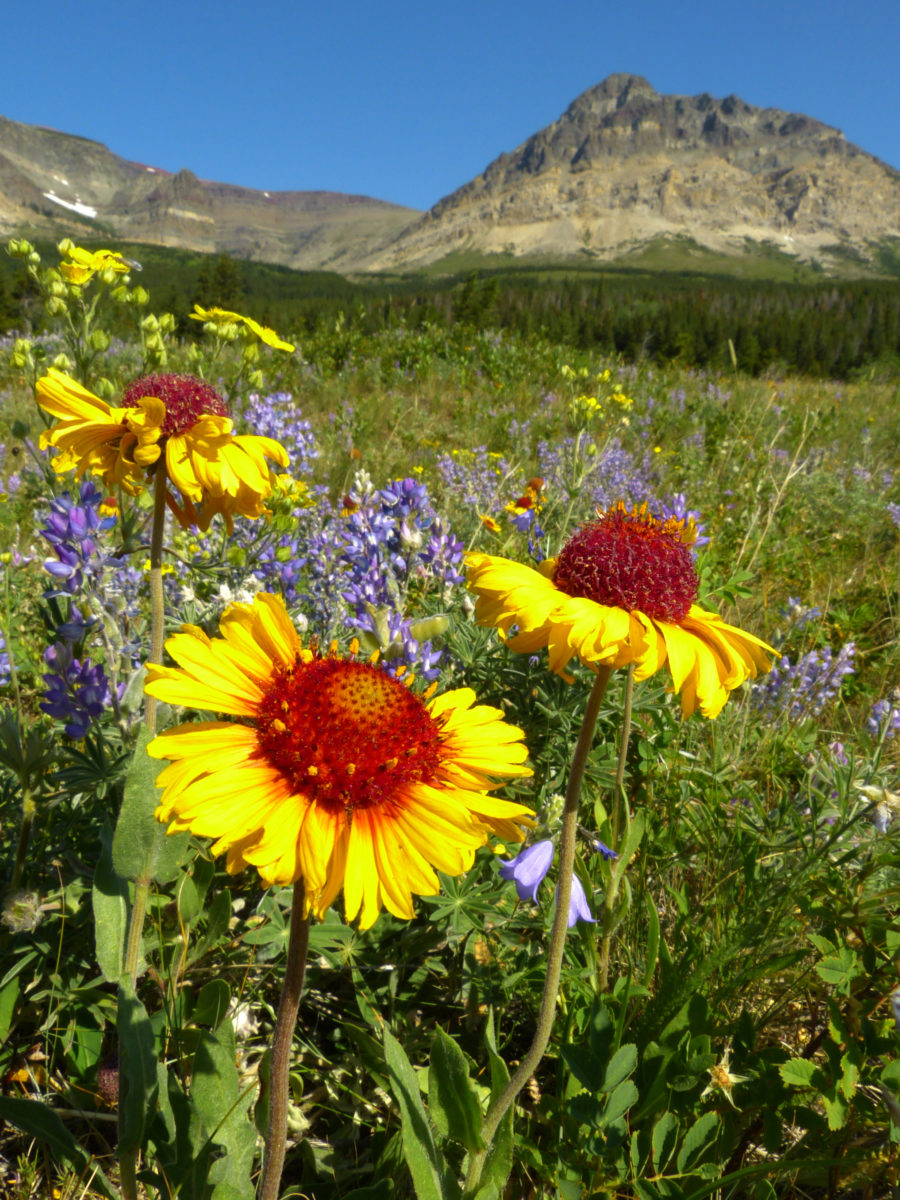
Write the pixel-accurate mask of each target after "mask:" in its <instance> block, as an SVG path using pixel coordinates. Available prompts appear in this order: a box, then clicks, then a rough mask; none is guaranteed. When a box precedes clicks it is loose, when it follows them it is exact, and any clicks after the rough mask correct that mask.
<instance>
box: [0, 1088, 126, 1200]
mask: <svg viewBox="0 0 900 1200" xmlns="http://www.w3.org/2000/svg"><path fill="white" fill-rule="evenodd" d="M0 1119H2V1120H4V1121H8V1122H9V1124H10V1125H14V1126H15V1127H16V1129H21V1130H22V1132H23V1133H27V1134H28V1135H29V1137H33V1138H37V1139H38V1141H41V1142H43V1143H44V1144H45V1145H46V1146H48V1147H49V1149H50V1151H51V1153H52V1154H54V1155H55V1156H56V1158H58V1159H59V1160H60V1161H61V1162H64V1163H67V1164H68V1165H69V1166H70V1167H72V1169H73V1170H74V1171H76V1172H77V1174H78V1179H79V1182H80V1183H81V1184H83V1185H84V1186H85V1188H88V1189H89V1190H90V1191H94V1192H102V1194H103V1195H104V1196H108V1197H109V1200H120V1196H119V1192H118V1191H117V1190H116V1189H115V1188H114V1187H113V1186H112V1184H111V1183H110V1182H109V1180H108V1179H107V1178H106V1176H105V1175H104V1174H103V1172H102V1171H101V1170H100V1167H99V1166H98V1165H97V1163H95V1162H94V1160H93V1158H91V1156H90V1155H88V1154H87V1153H86V1152H85V1151H84V1150H83V1149H82V1148H81V1146H80V1145H79V1144H78V1142H77V1141H76V1140H75V1138H74V1137H73V1136H72V1134H71V1133H70V1132H69V1131H68V1129H66V1127H65V1125H63V1123H62V1121H61V1120H60V1119H59V1117H58V1116H57V1115H56V1113H55V1112H53V1110H52V1109H49V1108H46V1107H45V1106H44V1105H43V1104H41V1103H40V1102H39V1101H37V1100H20V1099H19V1098H18V1097H17V1096H0Z"/></svg>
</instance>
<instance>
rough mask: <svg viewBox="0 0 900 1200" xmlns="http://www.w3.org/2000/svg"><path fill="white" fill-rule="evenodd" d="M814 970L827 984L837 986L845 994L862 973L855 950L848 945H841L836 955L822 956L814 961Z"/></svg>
mask: <svg viewBox="0 0 900 1200" xmlns="http://www.w3.org/2000/svg"><path fill="white" fill-rule="evenodd" d="M816 971H817V973H818V974H819V976H820V977H821V978H822V979H824V981H825V982H826V983H827V984H830V985H831V986H832V987H834V988H838V989H839V990H840V991H841V992H843V993H844V994H845V995H847V994H849V992H850V984H851V983H852V982H853V980H854V979H855V978H856V977H857V975H860V974H862V973H863V967H862V964H861V963H860V961H859V959H858V957H857V955H856V953H855V951H853V950H851V949H850V948H849V946H841V948H840V950H839V951H838V953H837V956H836V957H832V958H823V959H822V961H821V962H819V963H816Z"/></svg>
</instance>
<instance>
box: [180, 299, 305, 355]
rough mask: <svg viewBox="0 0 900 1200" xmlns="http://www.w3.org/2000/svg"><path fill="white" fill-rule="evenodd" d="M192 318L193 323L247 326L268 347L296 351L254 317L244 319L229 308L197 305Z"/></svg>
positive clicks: (191, 315)
mask: <svg viewBox="0 0 900 1200" xmlns="http://www.w3.org/2000/svg"><path fill="white" fill-rule="evenodd" d="M190 317H191V320H192V321H204V322H205V323H206V324H208V325H246V326H247V328H248V329H249V330H250V331H251V333H255V334H256V336H257V337H258V338H259V340H260V341H261V342H265V344H266V345H267V346H272V347H273V349H275V350H287V351H288V352H291V351H293V349H294V347H293V345H292V344H291V343H290V342H286V341H284V339H283V338H280V337H279V336H278V334H277V333H276V332H275V330H274V329H270V328H269V326H268V325H260V323H259V321H254V320H253V318H252V317H242V316H241V314H240V313H236V312H229V311H228V309H227V308H201V307H200V305H199V304H195V305H194V311H193V312H192V313H191V314H190Z"/></svg>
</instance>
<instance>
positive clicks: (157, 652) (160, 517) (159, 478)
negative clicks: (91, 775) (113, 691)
mask: <svg viewBox="0 0 900 1200" xmlns="http://www.w3.org/2000/svg"><path fill="white" fill-rule="evenodd" d="M168 482H169V477H168V475H167V474H166V464H165V460H161V461H160V462H159V463H158V464H157V467H156V475H155V476H154V488H153V524H152V526H151V528H150V657H149V658H148V660H147V661H148V662H151V663H161V662H162V656H163V638H164V637H165V626H166V601H165V593H164V592H163V581H162V548H163V532H164V530H165V527H166V487H167V484H168ZM144 724H145V725H146V726H147V729H148V730H149V732H150V733H156V697H155V696H147V697H145V704H144Z"/></svg>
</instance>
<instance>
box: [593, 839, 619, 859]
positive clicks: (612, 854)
mask: <svg viewBox="0 0 900 1200" xmlns="http://www.w3.org/2000/svg"><path fill="white" fill-rule="evenodd" d="M591 846H592V848H593V849H594V850H595V851H596V852H597V853H598V854H602V855H603V857H604V858H608V859H613V858H618V857H619V856H618V854H617V853H616V851H615V850H610V848H609V846H607V844H606V842H601V841H600V839H599V838H594V840H593V841H592V842H591Z"/></svg>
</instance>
